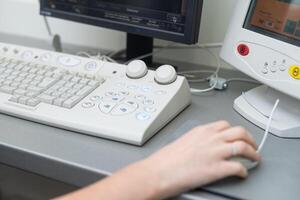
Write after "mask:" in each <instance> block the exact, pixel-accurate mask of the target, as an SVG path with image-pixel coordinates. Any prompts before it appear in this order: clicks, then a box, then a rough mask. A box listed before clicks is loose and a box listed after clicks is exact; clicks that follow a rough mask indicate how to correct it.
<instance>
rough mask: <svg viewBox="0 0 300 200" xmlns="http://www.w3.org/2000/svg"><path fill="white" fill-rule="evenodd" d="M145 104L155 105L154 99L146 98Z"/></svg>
mask: <svg viewBox="0 0 300 200" xmlns="http://www.w3.org/2000/svg"><path fill="white" fill-rule="evenodd" d="M143 103H144V104H145V105H148V106H149V105H153V104H154V101H153V100H152V99H145V101H144V102H143Z"/></svg>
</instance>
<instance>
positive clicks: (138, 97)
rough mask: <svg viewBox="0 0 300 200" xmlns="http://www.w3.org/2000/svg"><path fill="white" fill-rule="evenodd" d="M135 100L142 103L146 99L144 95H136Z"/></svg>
mask: <svg viewBox="0 0 300 200" xmlns="http://www.w3.org/2000/svg"><path fill="white" fill-rule="evenodd" d="M135 98H136V99H137V100H139V101H144V100H145V99H146V96H144V95H136V96H135Z"/></svg>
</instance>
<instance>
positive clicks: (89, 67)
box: [85, 61, 98, 71]
mask: <svg viewBox="0 0 300 200" xmlns="http://www.w3.org/2000/svg"><path fill="white" fill-rule="evenodd" d="M97 68H98V65H97V63H96V62H95V61H92V62H88V63H87V64H86V65H85V69H86V70H87V71H94V70H96V69H97Z"/></svg>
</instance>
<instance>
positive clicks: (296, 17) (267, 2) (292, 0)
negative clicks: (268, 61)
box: [244, 0, 300, 46]
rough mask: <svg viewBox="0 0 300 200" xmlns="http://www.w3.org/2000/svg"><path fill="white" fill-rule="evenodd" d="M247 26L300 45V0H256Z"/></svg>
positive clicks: (248, 17) (253, 2) (249, 13)
mask: <svg viewBox="0 0 300 200" xmlns="http://www.w3.org/2000/svg"><path fill="white" fill-rule="evenodd" d="M251 4H252V5H251V6H250V10H249V12H248V16H247V20H246V23H245V26H244V27H245V28H247V29H250V30H253V31H255V32H259V33H261V34H264V35H267V36H270V37H273V38H275V39H279V40H282V41H284V42H288V43H290V44H293V45H297V46H300V0H254V1H252V3H251Z"/></svg>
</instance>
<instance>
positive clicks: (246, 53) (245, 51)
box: [237, 44, 250, 56]
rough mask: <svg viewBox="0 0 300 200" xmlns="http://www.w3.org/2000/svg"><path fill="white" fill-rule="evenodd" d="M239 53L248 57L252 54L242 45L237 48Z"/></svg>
mask: <svg viewBox="0 0 300 200" xmlns="http://www.w3.org/2000/svg"><path fill="white" fill-rule="evenodd" d="M237 51H238V53H239V54H240V55H241V56H248V55H249V53H250V49H249V47H248V46H247V45H246V44H240V45H239V46H238V47H237Z"/></svg>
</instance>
